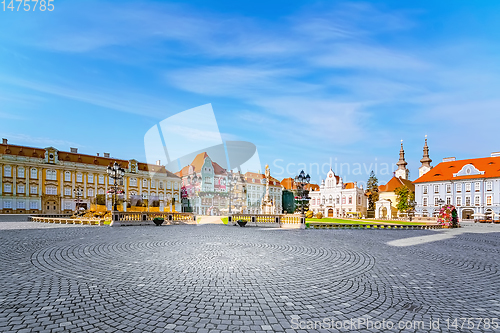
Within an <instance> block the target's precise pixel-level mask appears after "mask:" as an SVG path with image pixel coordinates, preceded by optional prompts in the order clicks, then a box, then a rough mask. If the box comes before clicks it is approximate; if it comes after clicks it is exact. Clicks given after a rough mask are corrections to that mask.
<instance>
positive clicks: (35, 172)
mask: <svg viewBox="0 0 500 333" xmlns="http://www.w3.org/2000/svg"><path fill="white" fill-rule="evenodd" d="M31 178H33V179H37V178H38V172H37V171H36V169H35V168H32V169H31Z"/></svg>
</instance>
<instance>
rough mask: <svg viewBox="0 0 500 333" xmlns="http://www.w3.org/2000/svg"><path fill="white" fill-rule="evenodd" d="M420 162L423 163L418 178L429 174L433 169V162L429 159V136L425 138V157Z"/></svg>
mask: <svg viewBox="0 0 500 333" xmlns="http://www.w3.org/2000/svg"><path fill="white" fill-rule="evenodd" d="M420 162H421V163H422V165H421V166H420V168H418V176H419V177H422V176H423V175H425V174H426V173H427V172H429V170H431V169H432V166H431V162H432V160H431V158H430V157H429V146H427V135H426V136H425V144H424V156H423V157H422V159H421V160H420Z"/></svg>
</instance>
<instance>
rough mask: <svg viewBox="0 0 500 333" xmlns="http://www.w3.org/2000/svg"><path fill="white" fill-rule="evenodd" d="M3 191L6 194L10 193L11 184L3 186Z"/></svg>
mask: <svg viewBox="0 0 500 333" xmlns="http://www.w3.org/2000/svg"><path fill="white" fill-rule="evenodd" d="M3 191H4V192H7V193H10V192H12V185H11V184H5V185H4V186H3Z"/></svg>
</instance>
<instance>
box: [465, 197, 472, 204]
mask: <svg viewBox="0 0 500 333" xmlns="http://www.w3.org/2000/svg"><path fill="white" fill-rule="evenodd" d="M465 205H466V206H470V205H471V204H470V197H465Z"/></svg>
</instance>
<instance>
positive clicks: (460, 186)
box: [457, 183, 462, 193]
mask: <svg viewBox="0 0 500 333" xmlns="http://www.w3.org/2000/svg"><path fill="white" fill-rule="evenodd" d="M457 192H458V193H460V192H462V183H460V184H457Z"/></svg>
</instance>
